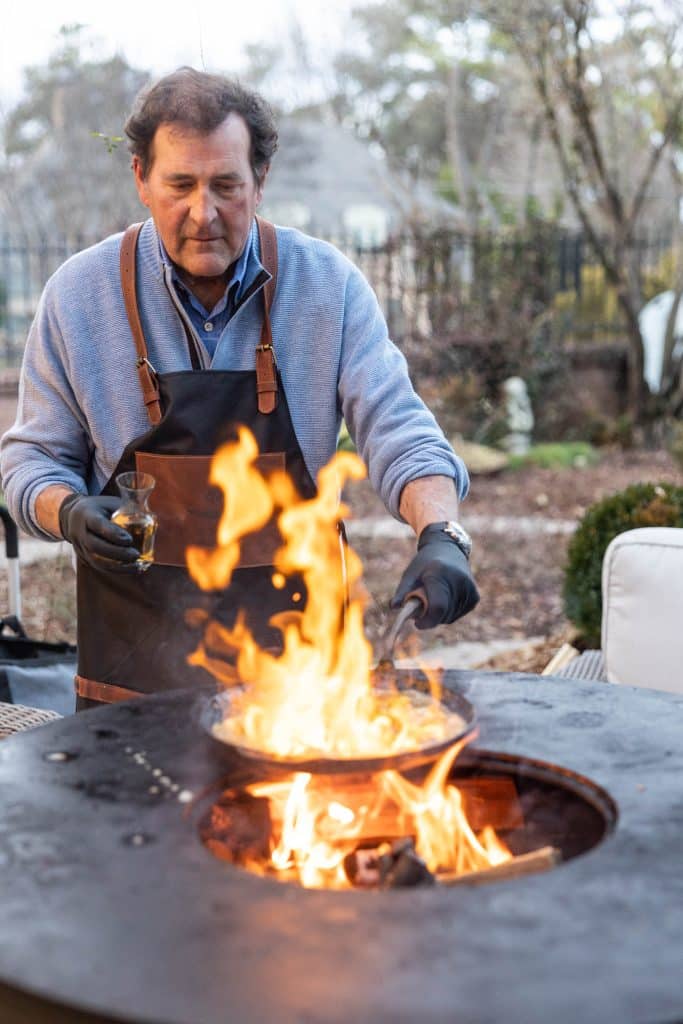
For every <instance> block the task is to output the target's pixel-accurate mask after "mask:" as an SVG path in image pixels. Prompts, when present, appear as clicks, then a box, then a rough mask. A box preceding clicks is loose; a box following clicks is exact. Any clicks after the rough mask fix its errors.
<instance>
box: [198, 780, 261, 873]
mask: <svg viewBox="0 0 683 1024" xmlns="http://www.w3.org/2000/svg"><path fill="white" fill-rule="evenodd" d="M270 833H271V820H270V801H269V800H267V799H266V798H265V797H258V796H252V795H251V793H248V792H247V791H246V790H239V791H236V790H226V791H225V792H224V793H223V794H222V795H221V797H220V799H219V800H218V801H217V803H215V804H214V805H213V807H212V808H211V810H210V811H209V812H208V814H207V815H206V817H205V819H204V820H203V821H202V823H201V824H200V827H199V834H200V837H201V840H202V842H203V843H204V845H205V846H206V847H207V848H208V849H209V850H210V851H211V853H213V854H214V856H216V857H219V858H220V859H221V860H227V861H230V863H232V864H247V863H250V862H252V863H253V862H255V861H256V862H258V861H262V860H266V859H267V858H268V855H269V852H270V845H269V844H270Z"/></svg>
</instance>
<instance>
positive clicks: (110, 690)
mask: <svg viewBox="0 0 683 1024" xmlns="http://www.w3.org/2000/svg"><path fill="white" fill-rule="evenodd" d="M75 678H76V695H77V696H78V697H81V698H82V699H83V700H93V701H99V703H100V704H116V703H118V701H120V700H132V699H133V698H134V697H144V696H145V695H144V693H140V692H139V691H138V690H129V689H128V688H127V687H125V686H115V685H114V684H113V683H96V682H95V680H94V679H86V678H85V676H79V675H77V676H76V677H75Z"/></svg>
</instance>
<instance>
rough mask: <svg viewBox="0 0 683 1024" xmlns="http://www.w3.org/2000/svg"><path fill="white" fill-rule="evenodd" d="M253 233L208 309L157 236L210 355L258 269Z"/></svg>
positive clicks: (177, 291) (165, 258) (164, 258)
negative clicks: (214, 301)
mask: <svg viewBox="0 0 683 1024" xmlns="http://www.w3.org/2000/svg"><path fill="white" fill-rule="evenodd" d="M252 233H253V232H252V231H250V232H249V236H248V237H247V242H246V245H245V246H244V249H243V250H242V252H241V254H240V257H239V259H238V260H237V263H236V264H235V269H234V271H233V274H232V277H231V279H230V281H229V282H228V284H227V286H226V289H225V292H224V293H223V295H222V296H221V298H220V299H219V301H218V302H217V303H216V305H215V306H214V307H213V309H212V310H210V311H209V310H207V309H205V308H204V306H203V305H202V304H201V302H200V301H199V299H198V298H197V296H196V295H194V294H193V293H192V292H191V291H190V289H189V288H188V287H187V285H186V284H184V283H183V281H182V279H181V277H180V275H179V274H178V271H177V269H176V267H175V265H174V264H173V263H172V261H171V259H170V258H169V255H168V253H167V252H166V248H165V246H164V243H163V242H162V241H161V236H159V249H160V250H161V258H162V260H163V262H164V263H165V264H167V265H168V266H169V267H171V279H172V281H173V286H174V288H175V290H176V293H177V295H178V298H179V299H180V301H181V302H182V304H183V308H184V310H185V312H186V313H187V315H188V316H189V318H190V320H191V322H192V326H193V327H194V329H195V331H196V332H197V334H198V336H199V337H200V339H201V341H202V343H203V344H204V346H205V348H206V349H207V351H208V353H209V355H210V356H211V358H213V356H214V354H215V352H216V345H217V344H218V339H219V338H220V336H221V334H222V333H223V331H224V330H225V328H226V326H227V324H228V322H229V320H230V319H231V318H232V317H233V316H234V315H235V313H236V311H237V309H238V307H239V304H240V301H241V299H242V296H243V295H244V293H245V292H246V290H247V288H248V287H249V285H250V284H251V283H252V281H253V280H254V278H255V277H256V275H257V274H258V273H259V271H260V269H261V267H260V264H259V262H258V260H257V258H256V254H255V253H254V247H253V245H252V241H251V240H252Z"/></svg>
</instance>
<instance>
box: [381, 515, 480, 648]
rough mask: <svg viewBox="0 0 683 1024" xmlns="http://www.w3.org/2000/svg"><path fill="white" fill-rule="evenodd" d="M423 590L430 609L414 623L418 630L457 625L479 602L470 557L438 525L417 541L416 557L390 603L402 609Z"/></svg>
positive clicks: (424, 531) (427, 529)
mask: <svg viewBox="0 0 683 1024" xmlns="http://www.w3.org/2000/svg"><path fill="white" fill-rule="evenodd" d="M418 588H422V589H423V590H424V592H425V595H426V598H427V607H426V609H425V610H424V611H423V613H422V615H420V617H419V618H418V619H416V621H415V625H416V626H417V628H418V629H432V628H433V627H434V626H440V625H441V624H442V623H447V622H455V620H456V619H459V618H461V617H462V616H463V615H467V613H468V612H471V611H472V609H473V608H474V606H475V605H476V604H477V602H478V601H479V591H478V590H477V585H476V583H475V582H474V580H473V578H472V573H471V571H470V563H469V562H468V560H467V556H466V555H465V554H464V553H463V552H462V551H461V550H460V548H459V547H458V545H457V544H456V543H455V541H454V540H452V539H451V538H450V537H449V536H448V534H445V533H444V532H443V530H442V529H441V527H439V526H434V525H432V526H426V527H425V528H424V530H423V531H422V533H421V534H420V536H419V539H418V542H417V554H416V555H415V557H414V558H413V560H412V562H411V563H410V565H409V566H408V568H407V569H406V571H405V572H404V573H403V576H402V577H401V582H400V583H399V585H398V590H397V591H396V593H395V594H394V596H393V598H392V600H391V607H392V608H400V606H401V605H402V604H403V602H404V601H405V599H406V597H407V595H408V594H409V593H410V592H411V591H412V590H418Z"/></svg>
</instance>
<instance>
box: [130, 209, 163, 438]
mask: <svg viewBox="0 0 683 1024" xmlns="http://www.w3.org/2000/svg"><path fill="white" fill-rule="evenodd" d="M141 229H142V224H131V226H130V227H129V228H127V229H126V231H125V233H124V235H123V239H122V241H121V255H120V264H121V287H122V289H123V301H124V302H125V304H126V313H127V314H128V323H129V324H130V329H131V331H132V334H133V340H134V342H135V349H136V352H137V354H138V358H137V361H136V363H135V366H136V368H137V371H138V376H139V378H140V386H141V388H142V397H143V401H144V403H145V408H146V409H147V415H148V417H149V421H150V423H151V424H152V426H154V425H155V424H157V423H159V422H160V421H161V403H160V402H159V385H158V383H157V377H156V373H155V372H154V369H153V367H152V364H151V363H150V361H149V359H148V358H147V343H146V342H145V335H144V331H143V330H142V324H141V322H140V313H139V311H138V298H137V289H136V287H135V251H136V249H137V244H138V236H139V234H140V231H141Z"/></svg>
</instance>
